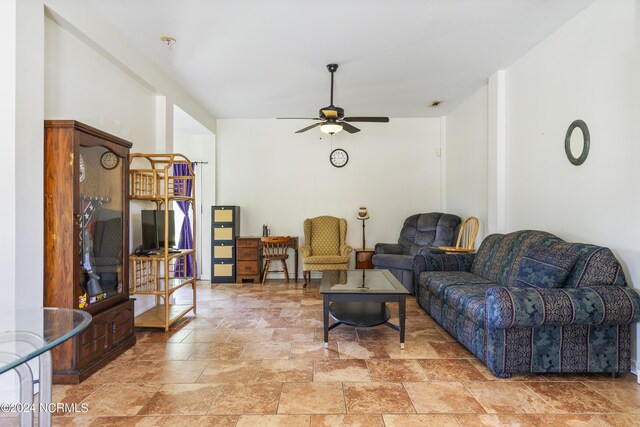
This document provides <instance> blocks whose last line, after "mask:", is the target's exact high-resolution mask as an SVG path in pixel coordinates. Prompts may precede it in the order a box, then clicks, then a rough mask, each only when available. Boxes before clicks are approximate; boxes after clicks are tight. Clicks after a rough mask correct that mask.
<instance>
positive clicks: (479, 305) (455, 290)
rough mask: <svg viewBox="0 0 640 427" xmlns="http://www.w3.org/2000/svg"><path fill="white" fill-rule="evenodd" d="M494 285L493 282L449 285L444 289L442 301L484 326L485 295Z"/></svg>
mask: <svg viewBox="0 0 640 427" xmlns="http://www.w3.org/2000/svg"><path fill="white" fill-rule="evenodd" d="M496 286H497V285H496V284H495V283H488V284H477V285H453V286H449V287H448V288H447V289H445V291H444V303H445V304H447V305H448V306H449V307H452V308H455V310H456V312H458V313H461V314H462V315H464V317H466V318H467V319H469V320H471V321H472V322H474V323H476V324H478V325H479V326H484V300H485V295H486V293H487V291H488V290H489V289H490V288H494V287H496ZM501 287H502V286H501Z"/></svg>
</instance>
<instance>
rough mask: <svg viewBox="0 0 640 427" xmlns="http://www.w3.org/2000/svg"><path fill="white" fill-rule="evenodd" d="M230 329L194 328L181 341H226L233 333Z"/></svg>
mask: <svg viewBox="0 0 640 427" xmlns="http://www.w3.org/2000/svg"><path fill="white" fill-rule="evenodd" d="M231 332H232V331H231V330H230V329H213V330H200V329H198V330H192V331H190V332H189V335H187V336H186V337H185V338H184V339H183V340H182V341H181V342H183V343H190V342H195V343H208V342H225V341H227V339H229V335H231Z"/></svg>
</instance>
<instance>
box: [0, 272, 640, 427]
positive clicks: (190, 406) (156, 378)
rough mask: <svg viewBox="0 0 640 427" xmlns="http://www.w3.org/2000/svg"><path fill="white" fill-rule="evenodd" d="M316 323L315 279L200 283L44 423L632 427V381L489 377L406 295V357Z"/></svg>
mask: <svg viewBox="0 0 640 427" xmlns="http://www.w3.org/2000/svg"><path fill="white" fill-rule="evenodd" d="M180 297H181V295H178V298H180ZM392 308H393V309H395V307H392ZM321 313H322V300H321V298H320V295H319V293H318V283H317V282H312V284H311V285H310V287H309V288H308V289H303V288H302V285H301V284H300V283H299V284H297V285H294V284H291V285H286V284H282V283H280V282H276V281H274V282H267V285H266V286H265V287H261V286H260V285H217V286H216V285H211V284H209V283H200V284H199V285H198V315H197V317H190V318H187V319H185V320H184V321H181V322H180V323H179V324H178V325H176V326H175V327H174V328H173V329H172V330H171V331H170V332H169V333H167V334H165V333H164V332H161V331H155V330H139V331H138V332H137V338H138V343H137V344H136V346H135V347H134V348H132V349H130V350H129V351H127V352H126V353H125V354H123V355H122V356H120V357H119V358H118V359H116V360H114V361H113V362H111V363H110V364H109V365H108V366H106V367H105V368H104V369H102V370H101V371H100V372H98V373H97V374H95V375H94V376H92V377H91V378H89V379H88V380H86V381H85V382H84V383H82V384H80V385H76V386H55V387H54V398H53V401H54V402H64V403H74V402H83V403H86V404H87V405H88V406H89V411H88V413H86V414H82V415H72V414H66V415H60V416H55V417H54V424H55V425H61V426H76V425H77V426H89V425H90V426H111V425H118V426H160V425H162V426H236V427H244V426H313V427H315V426H366V427H376V426H387V427H400V426H479V425H490V426H631V425H640V385H638V384H637V383H636V377H635V376H633V375H631V374H627V375H624V376H622V377H620V378H618V379H615V380H613V379H611V378H610V377H609V376H604V375H523V376H515V377H513V378H511V379H509V380H500V379H497V378H495V377H493V376H492V375H491V374H490V373H489V371H488V370H487V369H486V368H485V367H484V365H483V364H482V363H481V362H479V361H478V360H477V359H476V358H475V357H474V356H473V355H472V354H471V353H469V352H468V351H467V350H466V349H464V348H463V347H462V346H461V345H459V344H458V343H457V342H456V341H455V340H454V339H452V338H451V337H450V336H449V335H448V334H447V333H446V332H444V331H442V329H441V328H439V327H438V325H437V324H436V323H435V322H434V321H433V320H432V319H431V318H430V317H429V316H428V315H427V314H426V313H425V312H424V311H423V310H422V309H420V307H418V306H417V304H416V302H415V300H414V299H413V298H409V299H408V301H407V338H406V346H405V348H404V350H401V349H400V347H399V340H398V334H397V332H395V331H392V330H391V329H388V328H386V327H383V326H382V327H376V328H370V329H354V328H350V327H345V326H340V327H338V328H336V329H334V330H332V331H331V332H330V333H329V340H330V345H329V348H328V349H324V347H323V344H322V321H321V319H322V316H321ZM392 321H393V319H392ZM14 424H15V419H11V418H0V425H14Z"/></svg>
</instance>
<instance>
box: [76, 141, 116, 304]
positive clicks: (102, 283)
mask: <svg viewBox="0 0 640 427" xmlns="http://www.w3.org/2000/svg"><path fill="white" fill-rule="evenodd" d="M79 162H80V171H79V172H80V173H79V175H80V176H79V179H80V212H81V216H80V221H79V225H80V235H79V239H80V271H81V274H80V284H79V285H80V288H81V289H80V295H79V298H78V306H79V307H80V308H85V307H86V306H90V305H93V304H96V303H99V302H101V301H104V300H106V299H108V298H112V297H114V296H117V295H120V294H122V293H123V292H124V289H123V264H122V262H123V261H122V260H123V253H122V251H123V241H124V240H123V220H124V215H123V211H124V205H123V180H122V174H123V164H122V163H123V159H121V158H120V157H118V156H116V155H115V154H114V153H113V152H111V151H109V150H108V149H106V148H105V147H100V146H96V147H80V159H79Z"/></svg>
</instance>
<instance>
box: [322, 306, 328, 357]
mask: <svg viewBox="0 0 640 427" xmlns="http://www.w3.org/2000/svg"><path fill="white" fill-rule="evenodd" d="M322 326H323V329H324V348H329V294H324V295H323V296H322Z"/></svg>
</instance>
